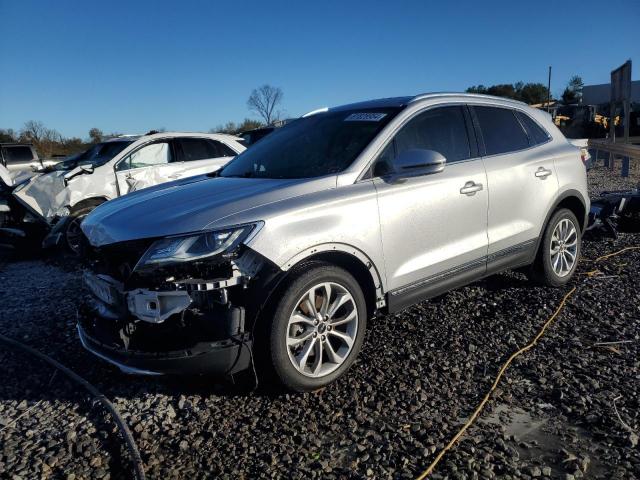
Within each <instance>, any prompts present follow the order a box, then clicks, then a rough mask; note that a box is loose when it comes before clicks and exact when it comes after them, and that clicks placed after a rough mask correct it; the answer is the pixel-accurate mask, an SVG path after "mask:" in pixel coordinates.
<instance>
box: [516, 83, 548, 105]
mask: <svg viewBox="0 0 640 480" xmlns="http://www.w3.org/2000/svg"><path fill="white" fill-rule="evenodd" d="M518 97H519V98H518V100H521V101H523V102H525V103H528V104H529V105H532V104H536V103H543V102H546V101H547V87H546V86H545V85H543V84H542V83H527V84H525V85H523V86H522V88H521V89H520V91H519V95H518Z"/></svg>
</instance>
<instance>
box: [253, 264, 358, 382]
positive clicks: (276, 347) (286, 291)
mask: <svg viewBox="0 0 640 480" xmlns="http://www.w3.org/2000/svg"><path fill="white" fill-rule="evenodd" d="M323 282H332V283H335V284H338V285H339V286H340V287H342V288H344V289H346V291H348V293H349V294H350V295H351V297H352V298H353V303H354V304H355V307H356V309H357V310H356V313H357V328H356V332H355V338H354V340H353V344H352V347H351V350H350V351H349V352H348V354H347V356H346V358H345V359H344V361H343V362H342V363H341V364H340V365H339V366H338V367H337V368H336V369H335V370H333V371H332V372H330V373H327V374H326V375H323V376H320V377H310V376H306V375H304V374H303V373H301V372H300V371H298V369H296V367H294V365H293V363H292V360H290V358H289V349H288V347H287V338H288V335H289V318H290V316H291V315H292V313H293V312H294V309H296V308H298V305H299V303H298V302H299V300H300V298H301V297H302V296H303V295H304V294H305V293H306V292H307V291H308V290H310V289H311V288H313V287H314V286H315V285H318V284H320V283H323ZM271 311H272V312H273V314H272V315H271V318H270V321H269V323H268V328H267V329H266V331H264V333H265V334H266V336H267V337H268V342H267V350H268V351H267V352H266V353H267V358H266V360H267V361H268V362H269V363H270V366H271V369H270V370H271V372H270V374H271V375H269V376H270V377H272V378H274V379H275V380H276V381H277V382H278V383H280V384H282V385H283V386H284V387H285V388H287V389H289V390H293V391H297V392H306V391H312V390H317V389H319V388H322V387H324V386H326V385H328V384H330V383H332V382H334V381H335V380H336V379H338V378H339V377H341V376H342V375H343V374H344V373H345V372H346V371H347V370H348V369H349V367H350V366H351V365H352V364H353V362H354V361H355V359H356V357H357V356H358V353H359V352H360V348H361V346H362V342H363V340H364V336H365V330H366V326H367V325H366V323H367V315H368V312H367V305H366V302H365V298H364V294H363V293H362V289H361V287H360V285H359V284H358V282H357V281H356V280H355V278H353V276H352V275H351V274H350V273H349V272H347V271H346V270H343V269H342V268H339V267H336V266H334V265H329V264H325V263H315V264H311V265H309V266H307V268H305V269H304V270H299V271H298V272H297V273H293V274H292V277H291V279H290V280H289V281H287V283H286V285H285V286H284V287H283V289H282V290H280V295H279V298H278V300H277V302H276V304H275V308H274V309H273V310H271ZM305 328H313V327H305ZM334 328H336V329H337V327H334ZM322 337H323V338H325V337H324V335H323V336H322ZM326 338H327V339H328V338H329V335H327V336H326ZM318 341H320V338H319V337H318ZM320 348H321V349H324V346H322V347H320ZM324 351H325V350H323V352H324Z"/></svg>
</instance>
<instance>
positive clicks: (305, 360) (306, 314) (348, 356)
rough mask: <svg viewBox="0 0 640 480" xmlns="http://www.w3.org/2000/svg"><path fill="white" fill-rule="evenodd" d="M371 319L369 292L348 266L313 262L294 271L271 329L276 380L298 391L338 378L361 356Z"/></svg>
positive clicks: (270, 348) (271, 359) (270, 346)
mask: <svg viewBox="0 0 640 480" xmlns="http://www.w3.org/2000/svg"><path fill="white" fill-rule="evenodd" d="M311 299H313V302H312V301H311ZM366 320H367V306H366V302H365V298H364V294H363V293H362V289H361V288H360V285H359V284H358V282H357V281H356V280H355V278H353V276H352V275H351V274H350V273H349V272H347V271H346V270H343V269H342V268H339V267H336V266H333V265H328V264H313V265H311V266H310V268H307V269H305V270H303V271H300V272H299V273H296V274H293V277H292V278H291V280H290V281H289V282H288V283H287V285H286V286H285V287H284V289H283V291H282V293H281V297H280V299H279V300H278V302H277V304H276V306H275V309H274V310H273V316H272V318H271V321H270V325H269V328H268V332H266V334H267V336H268V361H269V363H271V366H272V370H273V371H272V373H273V374H274V377H275V379H276V380H277V381H278V382H279V383H281V384H282V385H284V386H285V387H286V388H288V389H290V390H294V391H298V392H305V391H311V390H316V389H318V388H322V387H324V386H326V385H328V384H330V383H332V382H334V381H335V380H337V379H338V378H339V377H341V376H342V375H343V374H344V373H345V372H346V371H347V370H348V369H349V367H350V366H351V365H352V364H353V362H354V361H355V359H356V357H357V356H358V353H359V352H360V348H361V346H362V342H363V340H364V333H365V329H366V326H367V325H366V323H367V322H366Z"/></svg>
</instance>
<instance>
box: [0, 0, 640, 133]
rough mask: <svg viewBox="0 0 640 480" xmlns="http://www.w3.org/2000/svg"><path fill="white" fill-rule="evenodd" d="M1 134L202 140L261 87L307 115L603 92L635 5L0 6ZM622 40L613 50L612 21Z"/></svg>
mask: <svg viewBox="0 0 640 480" xmlns="http://www.w3.org/2000/svg"><path fill="white" fill-rule="evenodd" d="M0 18H1V19H2V30H1V32H2V33H1V37H2V40H1V41H0V59H1V60H2V68H1V69H0V72H1V74H0V128H14V129H16V130H18V129H20V128H21V126H22V125H23V124H24V122H25V121H27V120H31V119H34V120H40V121H42V122H44V123H45V125H46V126H47V127H49V128H55V129H56V130H58V131H59V132H60V133H62V134H63V135H64V136H81V137H86V136H87V134H88V130H89V129H90V128H91V127H98V128H100V129H102V130H104V131H105V132H112V131H118V132H125V133H140V132H144V131H146V130H149V129H151V128H166V129H168V130H195V131H202V130H205V131H206V130H208V129H209V128H212V127H215V126H216V125H219V124H221V123H225V122H227V121H229V120H231V121H241V120H242V119H243V118H245V117H248V116H251V113H250V112H249V111H248V110H247V106H246V100H247V98H248V96H249V94H250V92H251V89H252V88H254V87H256V86H259V85H262V84H264V83H269V84H272V85H275V86H279V87H281V88H282V89H283V91H284V102H283V105H282V107H283V109H284V110H285V111H286V114H287V115H289V116H298V115H301V114H303V113H305V112H307V111H309V110H313V109H315V108H318V107H322V106H332V105H339V104H342V103H348V102H352V101H357V100H364V99H369V98H377V97H386V96H395V95H407V94H414V93H419V92H425V91H443V90H447V91H462V90H464V89H466V88H467V87H468V86H470V85H475V84H480V83H482V84H485V85H490V84H494V83H511V82H515V81H518V80H522V81H524V82H542V83H545V84H546V81H547V67H548V66H549V65H552V66H553V79H552V92H553V93H554V94H559V93H560V92H561V91H562V89H563V88H564V85H565V84H566V82H567V80H568V78H569V77H570V76H571V75H573V74H579V75H581V76H582V77H583V79H584V81H585V83H587V84H592V83H605V82H608V80H609V72H610V71H611V69H612V68H614V67H616V66H618V65H620V64H622V63H623V62H624V61H625V60H626V59H628V58H631V59H632V61H633V63H634V65H633V66H634V69H635V72H636V73H634V74H633V78H634V79H637V78H640V75H639V74H638V73H637V72H638V71H640V70H639V69H640V41H639V40H638V25H640V2H639V1H638V0H625V1H623V0H607V1H606V2H605V1H602V0H600V1H561V2H556V1H527V2H514V1H513V0H510V1H502V0H500V1H477V0H476V1H468V2H467V1H464V2H456V1H453V0H449V1H437V2H436V1H432V2H428V1H413V2H410V1H395V2H391V1H389V2H379V1H353V2H350V1H345V0H343V1H332V0H322V1H316V2H307V1H302V2H293V1H291V2H280V1H277V0H273V1H262V2H260V1H256V2H254V1H243V2H214V1H201V2H197V1H188V0H183V1H181V2H175V1H174V2H164V1H155V2H146V1H136V2H133V1H132V2H118V1H110V2H98V1H95V2H91V1H85V2H81V1H67V0H58V1H55V2H51V1H44V0H43V1H30V0H0ZM612 25H615V27H616V35H615V38H616V43H615V45H614V46H611V45H610V41H609V39H610V38H611V33H612V32H611V26H612Z"/></svg>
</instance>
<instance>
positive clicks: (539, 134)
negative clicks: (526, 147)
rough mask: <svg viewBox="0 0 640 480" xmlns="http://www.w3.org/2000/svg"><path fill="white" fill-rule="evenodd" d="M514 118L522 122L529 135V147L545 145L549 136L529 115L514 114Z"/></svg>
mask: <svg viewBox="0 0 640 480" xmlns="http://www.w3.org/2000/svg"><path fill="white" fill-rule="evenodd" d="M516 116H517V117H518V118H519V119H520V122H522V125H523V126H524V128H525V129H526V130H527V134H528V135H529V143H530V145H531V146H534V145H540V144H541V143H546V142H547V140H549V134H548V133H547V131H546V130H545V129H543V128H542V127H541V126H540V125H538V124H537V123H536V122H535V121H534V120H533V119H532V118H531V117H530V116H529V115H527V114H526V113H522V112H516Z"/></svg>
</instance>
